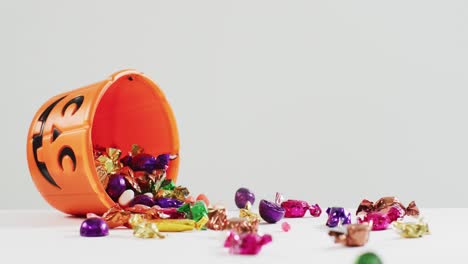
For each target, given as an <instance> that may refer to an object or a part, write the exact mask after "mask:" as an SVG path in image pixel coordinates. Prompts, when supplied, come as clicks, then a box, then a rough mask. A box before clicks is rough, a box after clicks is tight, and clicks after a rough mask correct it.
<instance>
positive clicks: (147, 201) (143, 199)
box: [128, 194, 154, 207]
mask: <svg viewBox="0 0 468 264" xmlns="http://www.w3.org/2000/svg"><path fill="white" fill-rule="evenodd" d="M136 204H143V205H146V206H149V207H152V206H153V205H154V201H153V199H152V198H151V197H149V196H147V195H144V194H140V195H137V196H135V197H134V198H133V199H132V200H131V201H130V203H129V204H128V207H132V206H134V205H136Z"/></svg>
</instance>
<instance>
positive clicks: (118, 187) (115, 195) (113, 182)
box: [106, 174, 126, 201]
mask: <svg viewBox="0 0 468 264" xmlns="http://www.w3.org/2000/svg"><path fill="white" fill-rule="evenodd" d="M125 187H126V182H125V178H124V177H123V176H122V175H120V174H114V175H112V176H110V177H109V183H108V184H107V189H106V192H107V194H108V195H109V196H110V197H111V198H112V200H114V201H117V200H118V199H119V197H120V195H122V193H123V192H124V191H125Z"/></svg>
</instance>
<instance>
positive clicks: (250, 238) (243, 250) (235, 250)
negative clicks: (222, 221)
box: [224, 231, 272, 255]
mask: <svg viewBox="0 0 468 264" xmlns="http://www.w3.org/2000/svg"><path fill="white" fill-rule="evenodd" d="M271 241H272V237H271V235H263V236H261V235H258V234H257V233H245V234H238V233H236V232H234V231H229V233H228V236H227V238H226V241H224V247H225V248H229V253H231V254H240V255H256V254H258V252H260V250H261V249H262V247H263V246H264V245H266V244H268V243H270V242H271Z"/></svg>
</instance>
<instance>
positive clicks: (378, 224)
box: [357, 212, 392, 231]
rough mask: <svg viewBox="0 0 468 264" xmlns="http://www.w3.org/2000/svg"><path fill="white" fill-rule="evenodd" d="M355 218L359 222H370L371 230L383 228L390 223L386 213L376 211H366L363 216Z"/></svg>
mask: <svg viewBox="0 0 468 264" xmlns="http://www.w3.org/2000/svg"><path fill="white" fill-rule="evenodd" d="M357 220H358V223H359V224H363V223H372V230H373V231H378V230H385V229H387V228H388V227H389V226H390V224H391V223H392V221H391V220H390V218H389V217H388V215H387V214H382V213H378V212H370V213H367V214H366V215H365V216H364V217H363V218H360V217H358V219H357Z"/></svg>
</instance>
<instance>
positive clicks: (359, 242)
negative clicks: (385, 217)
mask: <svg viewBox="0 0 468 264" xmlns="http://www.w3.org/2000/svg"><path fill="white" fill-rule="evenodd" d="M340 229H341V230H339V229H333V230H330V231H329V232H328V235H329V236H333V237H335V243H340V244H343V245H345V246H348V247H361V246H364V245H365V244H366V243H367V241H369V232H370V230H371V227H370V225H369V224H367V223H366V224H349V225H345V226H342V227H341V228H340Z"/></svg>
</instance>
